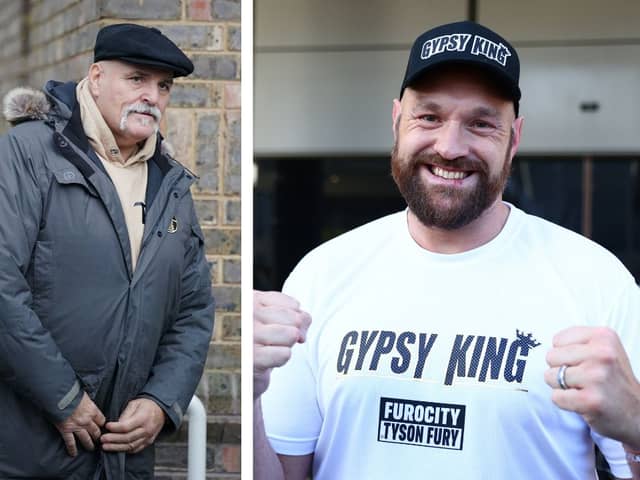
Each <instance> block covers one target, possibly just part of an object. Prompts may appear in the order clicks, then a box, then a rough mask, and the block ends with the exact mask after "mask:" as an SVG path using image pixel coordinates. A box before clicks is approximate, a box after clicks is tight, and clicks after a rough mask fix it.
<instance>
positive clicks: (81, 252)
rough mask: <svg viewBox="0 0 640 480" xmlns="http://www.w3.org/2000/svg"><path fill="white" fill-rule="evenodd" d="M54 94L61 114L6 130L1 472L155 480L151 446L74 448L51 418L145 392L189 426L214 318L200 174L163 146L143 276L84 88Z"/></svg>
mask: <svg viewBox="0 0 640 480" xmlns="http://www.w3.org/2000/svg"><path fill="white" fill-rule="evenodd" d="M45 92H46V94H47V96H48V99H49V102H50V104H51V110H50V111H49V112H48V113H47V114H46V115H43V114H42V112H36V113H35V115H36V116H41V117H42V119H40V120H31V121H25V122H23V123H20V124H19V125H17V126H16V127H14V128H12V129H11V130H10V131H9V133H8V134H7V135H5V136H3V137H2V138H0V478H2V479H5V478H37V479H54V478H55V479H72V480H81V479H82V480H87V479H93V478H99V476H100V472H104V475H106V478H107V479H109V480H111V479H124V478H127V479H147V478H153V473H152V472H153V457H154V452H153V447H150V448H147V449H146V450H144V451H143V452H141V453H139V454H136V455H124V454H107V453H105V452H102V451H100V450H99V449H98V450H97V451H96V452H88V451H85V450H84V449H83V448H82V447H81V446H79V454H78V456H77V457H75V458H72V457H70V456H69V455H68V454H67V453H66V451H65V446H64V443H63V441H62V438H61V436H60V434H59V432H58V431H57V430H56V429H55V427H54V426H53V424H54V423H55V422H60V421H62V420H64V419H65V418H67V417H68V416H69V415H70V414H71V413H72V411H73V410H74V409H75V408H76V406H77V405H78V403H79V401H80V398H81V395H82V392H83V391H85V392H87V393H88V394H89V396H90V397H91V398H92V399H94V401H95V402H96V404H97V405H98V407H99V408H100V409H101V410H102V412H103V413H104V414H105V416H106V417H107V420H108V421H113V420H117V419H118V417H119V415H120V413H121V412H122V410H123V409H124V407H125V406H126V404H127V402H129V401H130V400H131V399H133V398H135V397H140V396H144V397H148V398H152V399H154V400H155V401H156V402H157V403H158V404H159V405H160V406H161V407H162V408H163V409H164V411H165V412H166V413H167V416H168V418H169V419H170V420H168V422H167V423H168V424H169V425H168V427H169V428H171V427H173V428H175V427H177V426H178V425H179V424H180V421H181V418H182V415H183V413H184V411H185V409H186V407H187V406H188V404H189V401H190V399H191V397H192V395H193V393H194V390H195V388H196V385H197V383H198V381H199V379H200V377H201V374H202V370H203V366H204V361H205V357H206V354H207V349H208V345H209V339H210V335H211V329H212V326H213V299H212V297H211V291H210V275H209V269H208V265H207V262H206V259H205V255H204V246H203V243H204V242H203V236H202V232H201V230H200V227H199V226H198V222H197V219H196V215H195V211H194V205H193V200H192V198H191V195H190V192H189V187H190V185H191V184H192V182H193V181H194V178H193V175H192V174H191V173H190V172H189V171H187V170H186V169H185V168H183V167H182V166H180V165H179V164H178V163H177V162H176V161H175V160H173V159H171V158H170V157H169V156H167V155H166V154H164V153H161V149H160V144H158V145H157V146H156V153H155V155H154V157H153V158H152V159H150V160H149V182H148V187H147V194H146V199H145V202H146V205H147V208H146V219H145V231H144V237H143V240H142V249H141V252H140V257H139V259H138V264H137V267H136V270H135V273H133V272H132V270H131V253H130V252H131V250H130V248H129V237H128V234H127V227H126V224H125V220H124V214H123V212H122V209H121V207H120V202H119V199H118V195H117V193H116V190H115V188H114V186H113V184H112V183H111V180H110V178H109V177H108V175H107V174H106V173H105V172H104V170H103V167H102V165H101V163H100V161H99V159H98V158H97V157H96V156H95V153H94V152H93V150H92V149H91V147H90V146H89V144H88V142H87V139H86V136H85V134H84V132H83V130H82V124H81V121H80V114H79V108H78V105H77V103H76V99H75V85H74V84H71V83H68V84H59V83H57V82H49V83H48V84H47V86H46V88H45ZM141 219H142V212H141ZM77 443H78V444H79V442H77Z"/></svg>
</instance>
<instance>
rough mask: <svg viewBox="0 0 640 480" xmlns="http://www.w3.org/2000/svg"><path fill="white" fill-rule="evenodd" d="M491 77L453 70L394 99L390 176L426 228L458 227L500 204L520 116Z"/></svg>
mask: <svg viewBox="0 0 640 480" xmlns="http://www.w3.org/2000/svg"><path fill="white" fill-rule="evenodd" d="M514 117H515V114H514V109H513V104H512V102H511V101H510V100H506V99H503V98H502V97H501V96H500V95H499V94H498V93H497V92H496V91H495V88H494V87H493V86H492V84H491V82H490V80H489V79H488V78H487V77H486V76H485V75H484V74H482V73H481V72H478V71H476V70H474V69H469V68H464V67H455V68H447V69H444V70H439V71H437V72H435V73H432V74H429V75H428V78H427V79H425V80H423V81H422V82H420V83H418V84H417V85H414V87H413V88H407V89H406V90H405V92H404V95H403V97H402V101H401V102H398V101H397V100H396V101H395V102H394V111H393V120H394V136H395V142H394V147H393V151H392V158H391V170H392V174H393V178H394V180H395V182H396V184H397V185H398V188H399V189H400V192H401V193H402V196H403V197H404V198H405V200H406V202H407V204H408V206H409V208H410V209H411V211H412V212H413V213H414V214H415V215H416V217H417V218H418V219H419V220H420V222H421V223H422V224H424V225H426V226H428V227H436V228H441V229H445V230H454V229H458V228H461V227H463V226H465V225H467V224H469V223H470V222H472V221H473V220H475V219H477V218H478V217H479V216H480V215H481V214H482V213H483V212H484V211H485V210H487V209H488V208H489V207H490V206H492V205H493V204H494V203H496V202H497V201H499V200H500V199H501V196H502V192H503V190H504V187H505V185H506V182H507V178H508V176H509V170H510V168H511V159H512V158H513V156H514V155H515V152H516V149H517V146H518V143H519V141H520V128H521V125H522V119H521V118H519V119H515V118H514Z"/></svg>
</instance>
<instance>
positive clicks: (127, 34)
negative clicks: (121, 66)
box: [93, 23, 193, 77]
mask: <svg viewBox="0 0 640 480" xmlns="http://www.w3.org/2000/svg"><path fill="white" fill-rule="evenodd" d="M93 52H94V53H93V61H94V62H98V61H100V60H121V61H123V62H128V63H133V64H136V65H147V66H150V67H158V68H163V69H165V70H169V71H171V72H173V76H174V77H184V76H186V75H189V74H190V73H191V72H193V63H191V60H189V58H188V57H187V56H186V55H185V54H184V53H183V51H182V50H180V49H179V48H178V46H177V45H176V44H175V43H173V42H172V41H171V40H169V39H168V38H167V37H165V36H164V35H163V34H162V32H160V30H158V29H157V28H153V27H145V26H143V25H136V24H133V23H118V24H115V25H108V26H106V27H104V28H102V29H101V30H100V31H99V32H98V36H97V37H96V45H95V48H94V51H93Z"/></svg>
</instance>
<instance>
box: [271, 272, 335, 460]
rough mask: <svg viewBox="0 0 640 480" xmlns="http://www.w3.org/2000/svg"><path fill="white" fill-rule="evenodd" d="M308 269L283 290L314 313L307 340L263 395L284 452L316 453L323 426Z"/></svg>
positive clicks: (275, 443)
mask: <svg viewBox="0 0 640 480" xmlns="http://www.w3.org/2000/svg"><path fill="white" fill-rule="evenodd" d="M307 270H308V269H305V268H302V267H301V266H298V267H297V268H296V270H294V271H293V272H292V273H291V275H290V276H289V278H288V279H287V281H286V282H285V285H284V288H283V293H286V294H287V295H290V296H291V297H293V298H295V299H296V300H298V301H299V302H300V306H301V308H302V309H303V310H306V311H308V312H309V313H311V316H312V326H311V327H310V329H309V332H308V334H307V341H306V342H305V343H303V344H297V345H295V346H294V347H293V349H292V353H291V358H290V359H289V361H288V362H287V363H286V364H285V365H284V366H282V367H280V368H275V369H273V371H272V372H271V381H270V384H269V388H268V389H267V391H266V392H265V393H264V394H263V395H262V411H263V415H264V423H265V429H266V432H267V438H268V439H269V441H270V442H271V446H272V447H273V449H274V450H275V452H276V453H279V454H284V455H306V454H309V453H313V452H314V450H315V447H316V442H317V440H318V436H319V433H320V428H321V426H322V416H321V413H320V409H319V406H318V399H317V394H316V392H317V387H316V374H315V372H314V369H313V368H312V361H311V358H310V348H309V344H310V342H311V338H312V336H313V332H314V330H316V329H315V328H314V323H315V322H316V319H314V318H313V312H311V311H310V309H309V303H310V300H309V296H310V295H309V292H310V291H311V289H312V282H311V279H310V278H307V275H306V274H305V271H307Z"/></svg>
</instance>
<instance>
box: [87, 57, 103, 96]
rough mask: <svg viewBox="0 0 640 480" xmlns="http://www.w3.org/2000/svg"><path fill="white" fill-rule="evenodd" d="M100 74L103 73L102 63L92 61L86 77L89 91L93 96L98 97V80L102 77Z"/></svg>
mask: <svg viewBox="0 0 640 480" xmlns="http://www.w3.org/2000/svg"><path fill="white" fill-rule="evenodd" d="M102 75H104V69H103V68H102V65H100V64H99V63H92V64H91V66H90V67H89V73H88V74H87V79H88V80H89V91H90V92H91V95H92V96H93V98H98V95H99V93H100V80H101V79H102Z"/></svg>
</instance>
